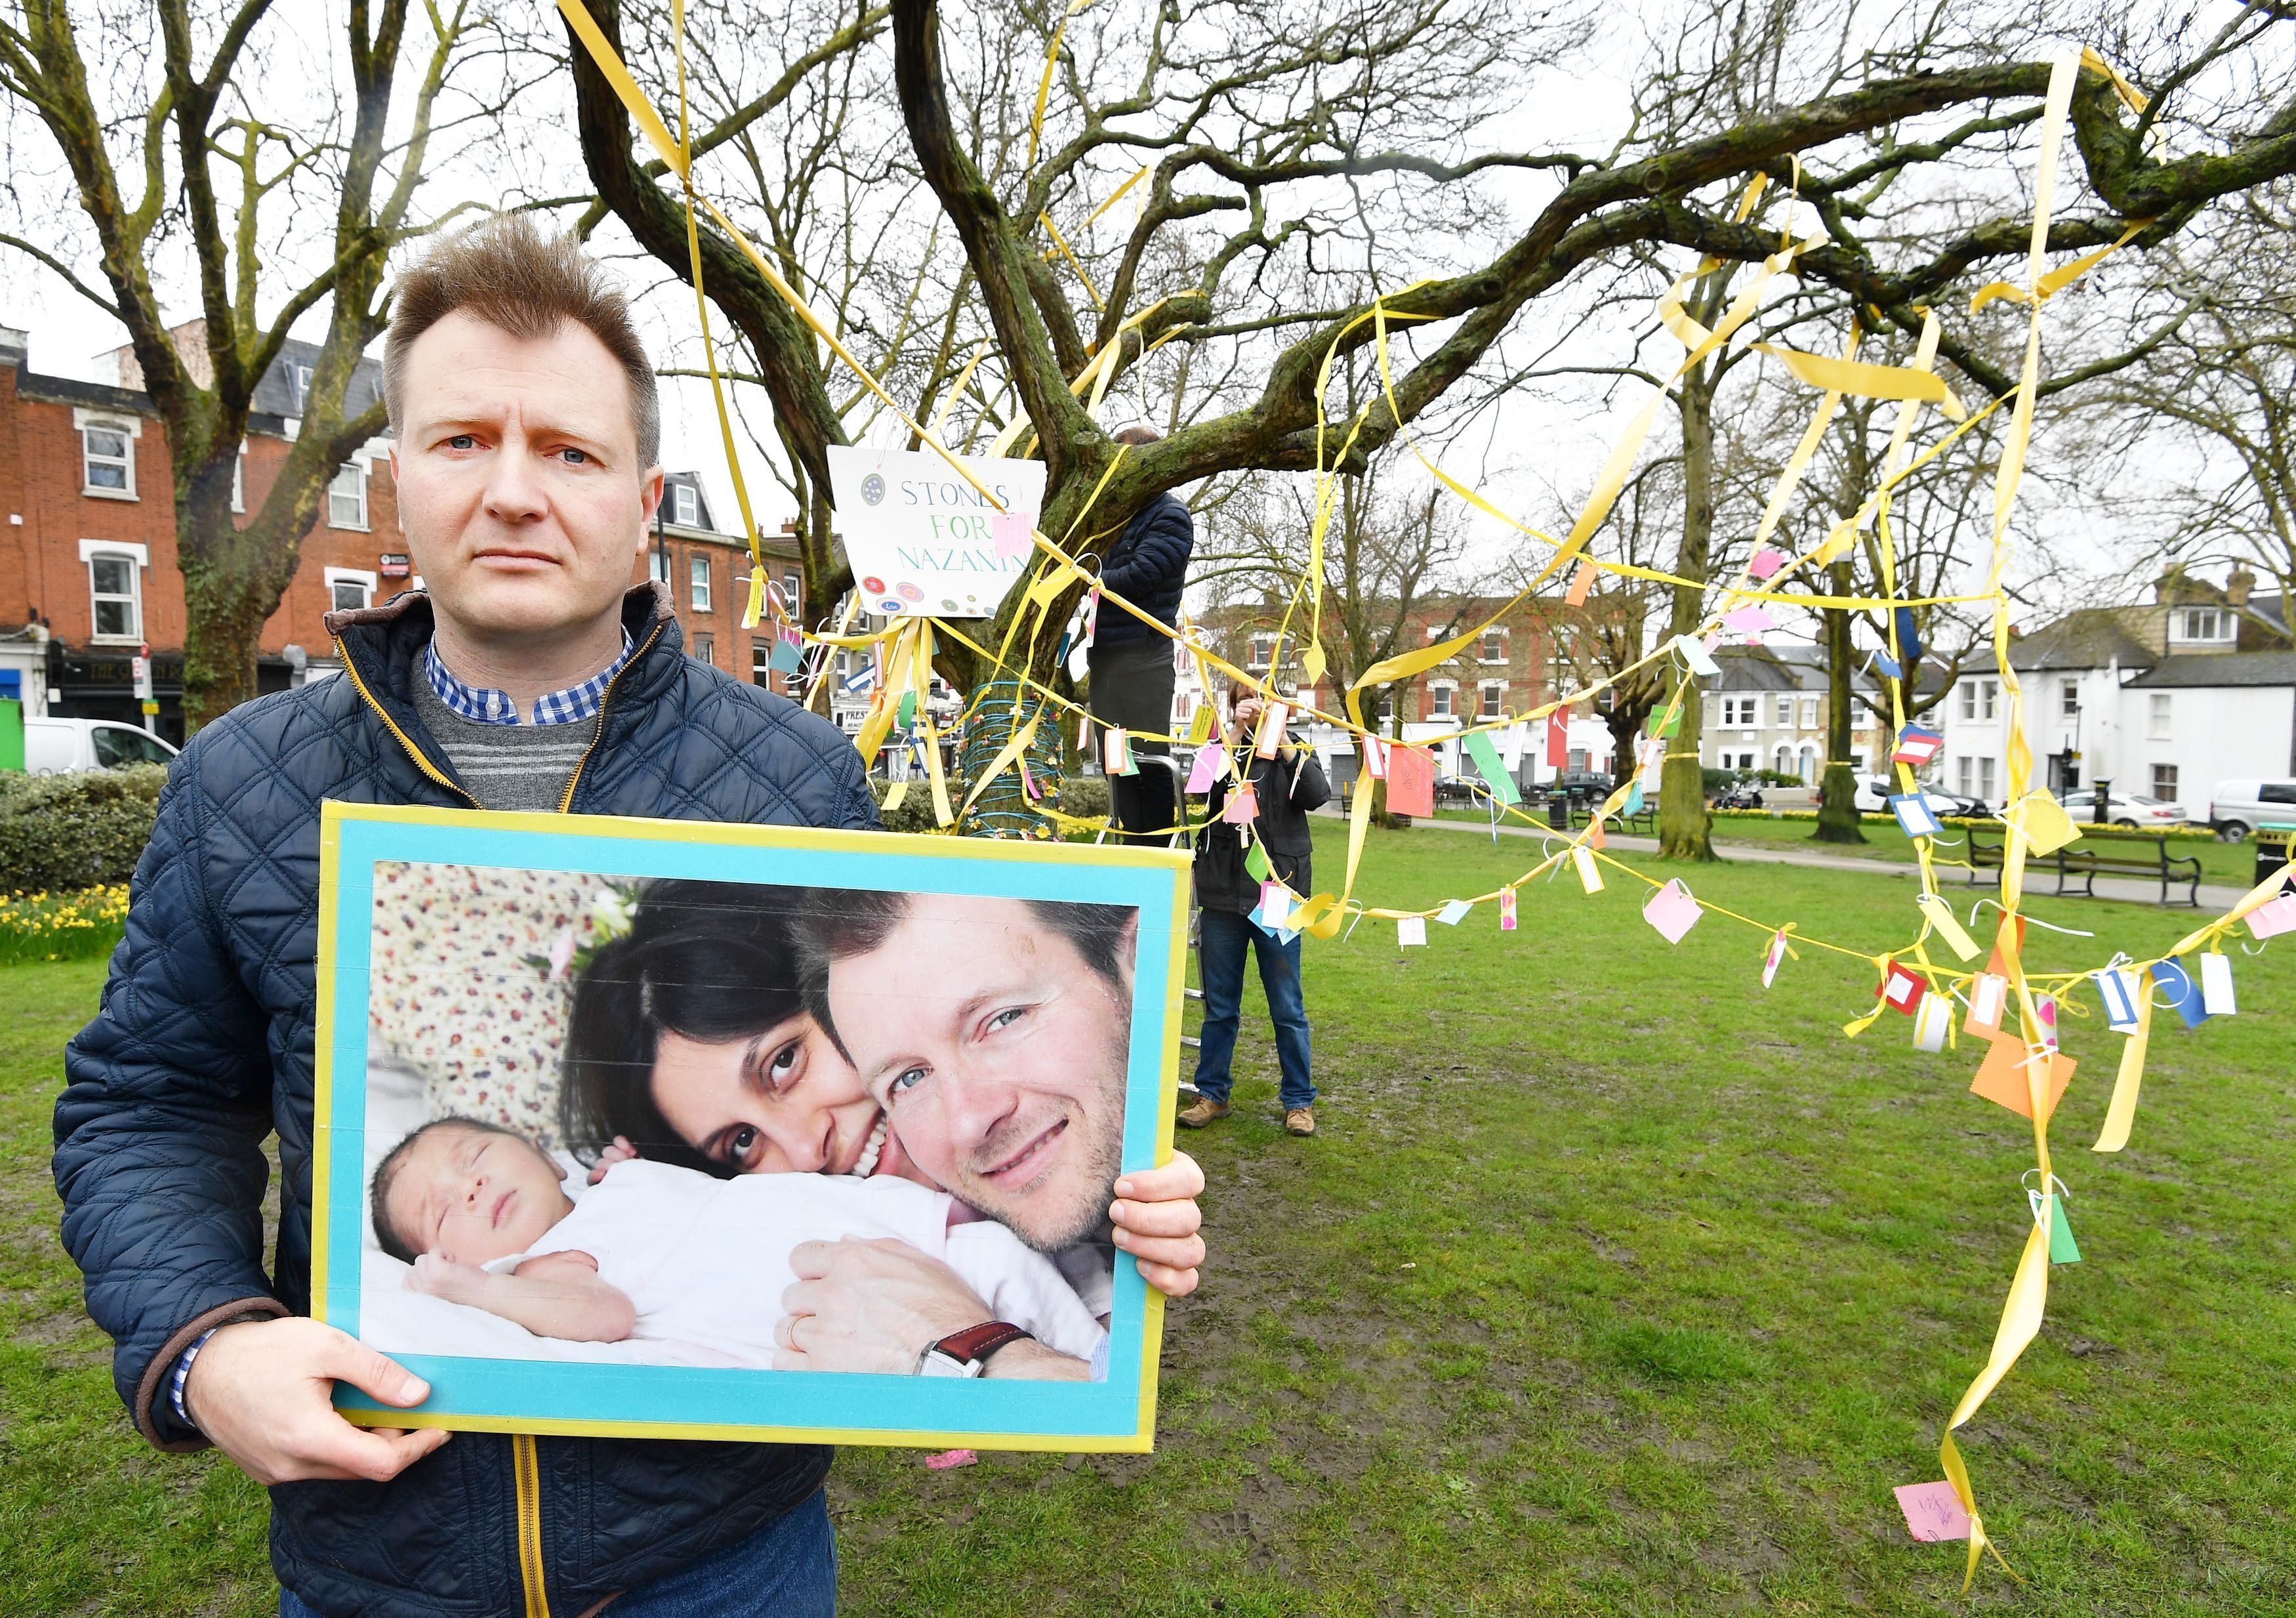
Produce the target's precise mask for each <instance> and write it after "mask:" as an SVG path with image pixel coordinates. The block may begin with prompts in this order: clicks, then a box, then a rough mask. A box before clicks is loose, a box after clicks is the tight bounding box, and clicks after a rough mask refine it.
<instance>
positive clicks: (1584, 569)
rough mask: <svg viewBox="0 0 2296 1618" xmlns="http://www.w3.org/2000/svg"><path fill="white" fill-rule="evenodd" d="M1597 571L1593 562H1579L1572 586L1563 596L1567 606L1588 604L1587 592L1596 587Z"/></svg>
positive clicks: (1571, 581) (1572, 578)
mask: <svg viewBox="0 0 2296 1618" xmlns="http://www.w3.org/2000/svg"><path fill="white" fill-rule="evenodd" d="M1594 587H1595V564H1594V563H1591V562H1582V563H1579V571H1578V572H1577V573H1575V574H1574V575H1572V577H1571V579H1570V589H1569V590H1567V591H1566V592H1564V594H1563V596H1562V601H1563V604H1564V605H1565V606H1572V607H1583V606H1585V605H1586V604H1587V592H1589V591H1590V590H1592V589H1593V588H1594Z"/></svg>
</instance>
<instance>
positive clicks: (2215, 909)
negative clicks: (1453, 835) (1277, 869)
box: [1322, 810, 2248, 915]
mask: <svg viewBox="0 0 2296 1618" xmlns="http://www.w3.org/2000/svg"><path fill="white" fill-rule="evenodd" d="M1322 812H1324V813H1330V812H1332V811H1329V810H1326V811H1322ZM1411 824H1412V829H1413V830H1415V831H1416V830H1417V829H1419V828H1420V827H1421V826H1426V827H1430V828H1431V829H1432V830H1435V831H1439V832H1464V833H1465V834H1467V835H1469V836H1471V837H1488V836H1489V835H1490V834H1491V828H1490V827H1489V826H1488V825H1477V824H1476V823H1475V822H1473V821H1472V820H1415V821H1413V822H1412V823H1411ZM1498 830H1499V835H1500V836H1502V837H1545V836H1551V835H1553V834H1551V833H1548V832H1546V830H1545V829H1544V828H1542V827H1538V826H1528V825H1501V826H1500V827H1499V829H1498ZM1605 846H1606V847H1609V848H1613V849H1624V850H1628V851H1630V852H1632V853H1636V854H1655V853H1657V852H1658V840H1657V839H1656V838H1654V837H1626V836H1621V835H1620V834H1618V833H1616V832H1612V833H1611V834H1610V835H1609V837H1608V838H1607V839H1605ZM1714 851H1715V853H1717V854H1718V855H1719V856H1721V858H1724V859H1725V860H1728V861H1732V862H1736V861H1740V860H1743V861H1746V862H1748V863H1750V864H1753V865H1776V866H1808V867H1809V868H1810V869H1812V870H1816V871H1863V872H1866V874H1868V875H1879V876H1914V875H1919V873H1920V869H1921V867H1920V866H1915V865H1911V864H1908V863H1907V862H1906V861H1904V860H1898V859H1874V858H1861V857H1859V856H1857V855H1855V854H1824V853H1820V852H1818V851H1817V850H1815V849H1796V848H1774V847H1770V846H1767V845H1765V844H1758V843H1743V842H1716V843H1715V845H1714ZM2055 877H2056V873H2055V872H2054V871H2051V870H2043V871H2040V872H2038V873H2036V874H2035V877H2034V881H2035V883H2036V884H2038V888H2037V891H2030V892H2029V895H2028V896H2029V897H2030V898H2035V899H2049V898H2054V893H2052V892H2051V891H2050V890H2051V889H2052V888H2053V887H2054V883H2055ZM1997 880H1998V879H1997V878H1994V879H1992V880H1991V881H1989V882H1987V883H1979V884H1976V885H1977V886H1978V887H1979V888H1980V891H1981V890H1982V889H1983V888H1984V887H1986V886H1990V885H1992V883H1993V882H1997ZM1966 881H1967V873H1966V872H1963V871H1957V870H1956V871H1953V872H1950V873H1940V875H1939V887H1940V889H1941V890H1942V891H1946V892H1948V893H1950V892H1951V891H1953V890H1954V889H1956V888H1958V887H1961V886H1964V885H1965V883H1966ZM2247 891H2248V890H2247V889H2245V888H2219V887H2216V886H2213V885H2211V884H2210V883H2202V884H2201V908H2202V910H2203V911H2204V912H2208V913H2210V914H2212V915H2221V914H2222V913H2223V912H2225V911H2226V910H2229V909H2231V908H2233V906H2235V904H2238V903H2239V902H2240V900H2241V898H2242V896H2243V894H2245V893H2246V892H2247ZM2169 893H2170V894H2171V895H2172V896H2174V897H2175V898H2177V899H2181V898H2182V897H2183V895H2184V893H2185V890H2184V889H2183V888H2181V887H2175V886H2172V887H2171V888H2170V889H2169ZM2096 896H2097V897H2098V898H2099V899H2128V900H2130V901H2131V902H2133V903H2136V904H2158V903H2160V901H2161V884H2160V883H2157V882H2145V881H2143V880H2142V879H2139V878H2133V877H2122V876H2100V877H2098V878H2097V879H2096ZM2067 897H2068V898H2073V899H2079V898H2085V897H2086V895H2083V894H2079V893H2075V894H2069V895H2067Z"/></svg>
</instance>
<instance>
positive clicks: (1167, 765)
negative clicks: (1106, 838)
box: [1087, 635, 1180, 840]
mask: <svg viewBox="0 0 2296 1618" xmlns="http://www.w3.org/2000/svg"><path fill="white" fill-rule="evenodd" d="M1087 659H1088V661H1089V663H1090V665H1091V670H1092V688H1091V691H1090V693H1089V697H1090V701H1089V702H1088V704H1087V705H1088V706H1089V707H1090V709H1091V710H1092V717H1093V718H1094V719H1097V720H1099V721H1100V722H1101V723H1102V724H1103V725H1108V726H1113V727H1118V728H1119V729H1123V730H1128V731H1132V732H1135V733H1138V732H1140V731H1153V732H1154V733H1155V734H1157V735H1163V734H1164V733H1165V732H1166V731H1168V730H1169V729H1171V727H1172V690H1173V685H1174V676H1173V671H1172V643H1171V642H1169V641H1168V640H1166V639H1165V638H1164V637H1162V636H1160V635H1158V636H1152V637H1149V638H1148V639H1145V640H1127V641H1119V642H1117V643H1116V644H1115V645H1112V646H1106V645H1094V646H1093V648H1092V650H1091V651H1090V652H1089V653H1087ZM1132 756H1133V758H1134V760H1136V761H1137V762H1138V764H1139V766H1140V773H1139V774H1138V775H1136V776H1110V777H1109V778H1108V803H1109V816H1110V818H1111V821H1112V822H1113V823H1114V825H1115V826H1116V829H1117V831H1118V832H1119V833H1120V834H1123V835H1124V836H1125V837H1126V838H1127V839H1128V840H1145V839H1151V838H1160V837H1169V836H1170V835H1171V833H1172V828H1173V827H1174V826H1175V825H1178V824H1179V807H1180V793H1179V787H1180V782H1179V773H1178V771H1177V770H1176V769H1175V768H1173V767H1172V762H1171V759H1172V748H1171V744H1170V743H1167V742H1135V743H1133V744H1132Z"/></svg>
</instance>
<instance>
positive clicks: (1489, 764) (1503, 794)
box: [1467, 730, 1522, 803]
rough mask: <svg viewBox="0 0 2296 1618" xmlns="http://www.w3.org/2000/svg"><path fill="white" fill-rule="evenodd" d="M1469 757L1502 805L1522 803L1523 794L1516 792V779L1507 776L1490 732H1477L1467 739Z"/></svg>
mask: <svg viewBox="0 0 2296 1618" xmlns="http://www.w3.org/2000/svg"><path fill="white" fill-rule="evenodd" d="M1467 757H1468V759H1469V760H1472V762H1473V764H1474V767H1475V773H1476V774H1477V775H1479V776H1481V777H1482V778H1483V780H1484V782H1485V784H1488V786H1489V787H1490V789H1491V795H1492V796H1493V797H1495V798H1497V800H1498V801H1500V802H1501V803H1520V802H1521V801H1522V794H1521V793H1519V792H1517V791H1516V790H1515V785H1514V777H1513V776H1510V775H1508V774H1507V771H1506V765H1505V762H1504V761H1503V760H1501V759H1500V758H1499V750H1498V749H1497V748H1496V747H1494V746H1492V745H1491V738H1490V734H1489V733H1488V731H1481V730H1479V731H1476V732H1475V733H1474V734H1473V735H1471V736H1469V737H1468V738H1467Z"/></svg>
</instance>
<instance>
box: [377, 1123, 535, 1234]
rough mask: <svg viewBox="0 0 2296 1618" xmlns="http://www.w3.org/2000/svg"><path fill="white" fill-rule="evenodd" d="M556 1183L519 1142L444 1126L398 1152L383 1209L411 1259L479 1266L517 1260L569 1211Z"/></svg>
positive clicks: (528, 1147)
mask: <svg viewBox="0 0 2296 1618" xmlns="http://www.w3.org/2000/svg"><path fill="white" fill-rule="evenodd" d="M561 1180H562V1175H561V1173H560V1171H559V1168H558V1165H557V1164H556V1163H554V1162H551V1161H550V1159H548V1158H547V1157H545V1156H544V1155H543V1154H542V1152H541V1151H540V1149H539V1148H537V1147H536V1146H532V1145H530V1144H529V1143H528V1142H526V1141H523V1140H521V1139H518V1138H516V1137H514V1136H509V1135H497V1134H496V1133H495V1132H494V1131H492V1130H491V1129H460V1128H457V1127H455V1126H454V1125H452V1124H449V1125H445V1126H443V1127H441V1128H439V1129H428V1130H425V1131H424V1132H423V1133H422V1135H420V1136H418V1137H417V1138H415V1142H414V1145H413V1146H409V1147H408V1148H407V1149H406V1159H405V1161H403V1162H400V1164H399V1165H398V1173H397V1174H396V1175H394V1176H393V1177H392V1179H391V1181H390V1190H389V1195H387V1196H386V1197H385V1199H384V1206H385V1209H386V1211H387V1212H388V1213H389V1218H390V1223H391V1228H393V1229H395V1230H397V1231H398V1234H399V1236H400V1238H401V1239H402V1240H403V1241H405V1242H406V1244H407V1246H409V1247H410V1248H412V1249H414V1251H415V1252H416V1253H437V1254H438V1255H439V1257H440V1258H443V1259H451V1260H453V1261H455V1262H456V1263H458V1264H486V1263H490V1262H492V1261H494V1260H496V1259H504V1258H508V1257H509V1256H510V1255H511V1254H512V1253H524V1252H525V1251H526V1250H527V1249H528V1248H529V1247H531V1246H533V1245H534V1244H535V1243H537V1242H538V1241H540V1240H541V1239H542V1235H543V1232H545V1231H546V1230H548V1229H549V1228H551V1227H552V1226H553V1225H555V1224H556V1223H557V1222H558V1221H559V1220H562V1219H564V1218H565V1217H566V1215H567V1214H568V1213H569V1212H570V1211H572V1210H573V1206H574V1204H573V1203H572V1202H571V1201H570V1199H569V1198H568V1197H567V1195H566V1193H565V1191H564V1190H563V1189H562V1188H561V1184H560V1182H561Z"/></svg>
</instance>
